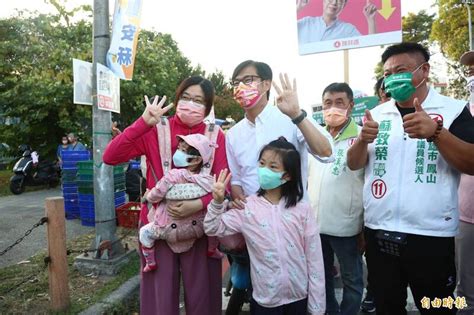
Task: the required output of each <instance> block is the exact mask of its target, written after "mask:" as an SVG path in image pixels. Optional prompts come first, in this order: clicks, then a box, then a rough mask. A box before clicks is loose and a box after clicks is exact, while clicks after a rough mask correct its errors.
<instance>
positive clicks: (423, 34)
mask: <svg viewBox="0 0 474 315" xmlns="http://www.w3.org/2000/svg"><path fill="white" fill-rule="evenodd" d="M434 17H435V15H434V14H428V13H427V12H426V11H425V10H421V11H420V12H418V13H416V14H415V13H411V12H410V13H408V15H406V16H404V17H403V18H402V29H403V30H402V38H403V41H404V42H415V43H419V44H421V45H423V46H425V47H428V45H429V44H430V33H431V27H432V25H433V22H434Z"/></svg>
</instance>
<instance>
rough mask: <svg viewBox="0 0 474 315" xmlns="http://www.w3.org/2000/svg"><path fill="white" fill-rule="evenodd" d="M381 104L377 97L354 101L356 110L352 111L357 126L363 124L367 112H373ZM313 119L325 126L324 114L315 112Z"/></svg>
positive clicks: (361, 98)
mask: <svg viewBox="0 0 474 315" xmlns="http://www.w3.org/2000/svg"><path fill="white" fill-rule="evenodd" d="M378 104H379V98H378V97H377V96H366V97H359V98H355V99H354V108H353V109H352V115H351V116H352V118H354V120H355V122H356V123H357V124H360V125H361V124H362V117H364V115H365V110H366V109H368V110H371V109H372V108H374V107H375V106H377V105H378ZM313 119H314V120H316V122H317V123H318V124H320V125H324V118H323V112H321V111H320V112H314V113H313Z"/></svg>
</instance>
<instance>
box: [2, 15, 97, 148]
mask: <svg viewBox="0 0 474 315" xmlns="http://www.w3.org/2000/svg"><path fill="white" fill-rule="evenodd" d="M82 10H87V7H83V8H82ZM65 24H67V23H64V21H63V20H62V16H61V15H60V14H56V15H44V14H30V13H28V12H19V14H18V16H17V17H13V18H9V19H4V20H0V37H1V38H2V41H1V42H0V56H1V57H0V58H1V59H0V65H1V66H0V75H1V77H2V80H1V81H2V84H1V86H0V99H1V108H0V112H2V114H3V115H4V116H9V117H17V118H19V119H20V123H19V124H16V125H10V126H5V125H1V126H0V138H2V141H3V142H7V143H8V144H10V145H11V146H12V147H14V148H16V146H17V145H19V144H20V143H28V144H30V145H31V146H32V147H33V148H35V149H37V150H39V151H40V154H42V155H50V156H51V155H54V152H55V147H56V145H57V144H58V143H59V141H60V138H61V134H64V133H65V132H66V131H82V130H84V129H86V130H87V128H88V127H89V128H90V125H91V122H90V119H85V118H86V117H90V115H91V107H88V106H76V105H73V104H72V60H71V58H72V57H74V58H78V59H82V60H91V51H92V50H91V49H92V45H91V32H92V29H91V25H90V24H89V23H87V22H85V21H79V22H77V23H76V24H74V25H70V26H69V27H67V26H66V25H65ZM72 43H74V45H73V44H72Z"/></svg>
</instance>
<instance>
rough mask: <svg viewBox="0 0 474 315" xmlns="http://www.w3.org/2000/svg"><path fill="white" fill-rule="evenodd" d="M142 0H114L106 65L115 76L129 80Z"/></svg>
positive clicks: (133, 62) (135, 51)
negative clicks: (110, 38)
mask: <svg viewBox="0 0 474 315" xmlns="http://www.w3.org/2000/svg"><path fill="white" fill-rule="evenodd" d="M141 10H142V0H116V1H115V11H114V19H113V23H112V40H111V41H110V48H109V51H108V52H107V67H108V68H109V69H110V70H112V71H113V72H114V73H115V75H116V76H117V77H119V78H120V79H123V80H131V79H132V77H133V66H134V64H135V56H136V54H137V42H138V33H139V32H140V15H141Z"/></svg>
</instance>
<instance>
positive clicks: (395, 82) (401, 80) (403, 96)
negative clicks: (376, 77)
mask: <svg viewBox="0 0 474 315" xmlns="http://www.w3.org/2000/svg"><path fill="white" fill-rule="evenodd" d="M423 64H424V63H422V64H421V65H419V66H418V67H417V68H416V69H415V70H413V72H402V73H395V74H392V75H389V76H388V77H386V78H385V80H384V84H385V94H387V96H390V97H392V98H393V99H394V100H395V101H397V102H405V101H406V100H408V99H409V98H410V97H411V96H412V95H413V93H415V91H416V89H417V88H418V86H420V85H421V84H422V83H423V81H424V79H423V81H421V82H420V84H418V86H413V83H412V79H413V73H414V72H416V71H417V70H418V69H420V67H421V66H422V65H423Z"/></svg>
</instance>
